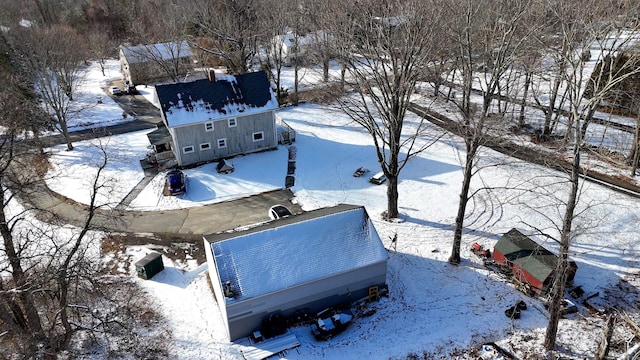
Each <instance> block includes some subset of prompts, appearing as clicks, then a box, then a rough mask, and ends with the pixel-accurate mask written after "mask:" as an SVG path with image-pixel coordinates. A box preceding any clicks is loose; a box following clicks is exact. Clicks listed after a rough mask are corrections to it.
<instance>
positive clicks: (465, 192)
mask: <svg viewBox="0 0 640 360" xmlns="http://www.w3.org/2000/svg"><path fill="white" fill-rule="evenodd" d="M466 142H467V155H466V157H465V164H464V174H463V178H462V189H461V190H460V199H459V201H460V202H459V203H458V214H457V215H456V223H455V229H454V232H453V246H452V248H451V256H449V263H450V264H453V265H458V264H460V246H461V244H462V229H463V227H464V216H465V213H466V211H467V203H468V202H469V189H470V188H471V178H472V176H473V163H474V162H473V160H474V158H475V156H476V150H477V145H476V142H475V139H473V138H471V139H468V140H466Z"/></svg>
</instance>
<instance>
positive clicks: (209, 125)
mask: <svg viewBox="0 0 640 360" xmlns="http://www.w3.org/2000/svg"><path fill="white" fill-rule="evenodd" d="M213 129H214V127H213V121H207V122H206V123H204V131H206V132H212V131H213Z"/></svg>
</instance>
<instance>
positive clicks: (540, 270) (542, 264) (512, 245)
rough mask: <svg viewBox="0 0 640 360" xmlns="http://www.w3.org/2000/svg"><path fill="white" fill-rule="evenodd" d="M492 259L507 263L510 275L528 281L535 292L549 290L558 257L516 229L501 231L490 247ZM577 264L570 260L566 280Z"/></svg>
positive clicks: (570, 280)
mask: <svg viewBox="0 0 640 360" xmlns="http://www.w3.org/2000/svg"><path fill="white" fill-rule="evenodd" d="M493 260H494V261H495V262H497V263H499V264H501V265H504V266H507V267H508V268H509V269H510V270H511V272H512V273H513V277H514V278H515V279H517V280H519V281H520V282H522V283H525V284H529V285H530V286H531V289H532V290H533V291H534V292H536V293H537V294H544V293H546V292H547V291H549V289H550V286H551V284H552V282H553V278H554V276H555V270H556V264H557V261H558V257H557V256H556V255H554V254H553V253H552V252H551V251H549V250H547V249H545V248H544V247H542V245H539V244H538V243H536V242H535V241H533V240H531V239H530V238H529V237H528V236H526V235H524V234H522V233H521V232H520V231H518V230H516V229H511V230H509V232H507V233H506V234H504V235H503V236H502V237H501V238H500V240H498V242H497V243H496V246H495V247H494V249H493ZM577 269H578V266H577V265H576V263H575V262H574V261H569V273H568V276H567V283H570V282H572V281H573V278H574V277H575V275H576V270H577Z"/></svg>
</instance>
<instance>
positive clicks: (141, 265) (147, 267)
mask: <svg viewBox="0 0 640 360" xmlns="http://www.w3.org/2000/svg"><path fill="white" fill-rule="evenodd" d="M135 265H136V273H138V277H140V278H143V279H145V280H149V279H151V278H152V277H153V276H154V275H156V274H157V273H159V272H160V271H162V270H164V264H163V263H162V254H160V253H157V252H152V253H150V254H147V256H145V257H143V258H142V259H140V260H138V261H137V262H136V264H135Z"/></svg>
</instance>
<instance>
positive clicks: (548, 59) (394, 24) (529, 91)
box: [0, 0, 640, 358]
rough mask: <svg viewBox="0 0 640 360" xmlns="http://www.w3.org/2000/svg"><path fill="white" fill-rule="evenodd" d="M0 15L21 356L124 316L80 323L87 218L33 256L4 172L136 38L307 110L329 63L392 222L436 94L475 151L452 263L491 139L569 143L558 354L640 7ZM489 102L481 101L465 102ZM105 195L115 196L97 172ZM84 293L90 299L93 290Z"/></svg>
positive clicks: (427, 6)
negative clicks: (583, 177)
mask: <svg viewBox="0 0 640 360" xmlns="http://www.w3.org/2000/svg"><path fill="white" fill-rule="evenodd" d="M0 10H1V11H0V25H2V26H3V31H2V33H1V34H0V45H1V46H2V52H1V53H2V55H0V65H1V66H2V71H0V76H1V77H2V78H3V84H5V86H3V87H2V88H1V89H0V125H2V126H3V127H4V128H5V129H7V132H6V133H5V134H4V137H5V138H6V139H7V141H5V142H3V143H2V145H1V146H0V170H2V171H0V173H1V174H2V181H3V185H7V184H12V187H9V188H7V189H5V188H3V189H2V191H1V192H0V200H2V204H1V206H2V208H1V209H0V210H3V211H0V217H2V218H1V219H0V220H1V221H0V233H1V234H2V238H3V242H4V248H3V249H4V252H5V253H6V256H7V257H8V259H9V263H8V265H7V267H6V269H0V270H2V271H5V270H6V271H8V272H10V273H11V275H12V277H11V278H10V279H9V280H6V279H5V278H0V294H1V296H0V308H1V309H0V322H2V324H4V325H5V327H6V329H7V330H6V331H10V333H11V334H12V335H5V336H3V334H0V336H2V337H0V342H2V343H7V344H11V346H12V349H14V350H15V351H17V352H20V353H22V354H25V356H27V357H28V356H36V355H35V354H37V356H38V357H46V358H53V357H54V356H55V354H57V353H59V352H60V351H63V350H65V349H67V348H68V347H69V344H70V342H71V340H72V338H73V335H74V334H75V333H76V332H77V331H80V330H87V329H90V330H92V331H94V333H98V327H101V328H100V330H101V331H102V330H104V329H105V328H106V327H108V325H109V324H110V322H109V321H115V320H113V319H109V318H108V317H107V316H98V315H95V313H92V312H90V311H89V312H88V313H83V312H82V311H81V309H83V308H82V306H85V307H86V308H87V309H89V310H90V309H91V305H86V304H82V305H80V304H79V303H76V302H75V301H77V300H80V299H87V298H91V299H94V300H95V299H98V298H99V296H97V295H96V294H95V293H94V290H95V289H97V288H98V287H95V286H96V285H98V284H96V283H93V282H92V281H90V280H91V279H92V273H90V272H88V271H89V270H90V269H91V266H90V265H88V264H87V263H85V260H88V259H84V258H83V257H82V248H83V246H86V243H87V240H86V239H85V237H87V236H88V231H89V229H90V228H91V220H92V219H91V217H89V218H88V219H87V223H86V226H85V228H84V229H82V231H80V232H79V233H76V234H73V235H71V236H69V235H67V236H68V240H67V241H66V243H65V245H64V246H61V245H59V244H55V246H54V247H53V248H51V249H48V250H47V251H46V252H45V253H36V254H33V253H30V252H29V251H31V250H29V249H30V244H32V243H33V241H32V236H34V235H33V234H32V233H21V232H18V231H17V230H16V229H17V228H16V227H14V226H15V225H16V224H18V223H20V222H23V221H27V220H28V217H27V216H26V215H25V214H24V213H21V214H13V215H10V214H7V213H6V211H7V204H8V202H9V201H10V200H11V198H12V196H19V194H20V191H21V189H22V187H23V186H22V185H21V183H20V181H23V180H24V179H10V178H8V177H10V176H11V172H10V171H9V169H10V168H11V166H13V165H14V163H15V162H17V161H24V160H23V159H22V157H21V156H18V155H16V151H15V148H14V140H17V136H18V135H20V134H23V133H24V132H25V131H30V133H31V134H32V136H33V137H34V138H35V140H37V137H38V133H39V131H40V130H43V129H57V130H58V131H59V132H60V133H61V134H63V136H65V138H66V139H67V148H68V150H73V144H72V143H71V141H70V139H69V134H68V129H67V125H66V122H67V120H68V119H69V118H70V117H73V116H75V113H74V111H77V110H73V109H72V107H71V106H70V104H71V102H72V101H73V98H74V93H75V91H76V88H77V83H78V81H80V79H79V70H80V69H81V67H82V65H83V63H85V62H86V61H88V60H102V61H103V60H104V59H106V58H113V57H116V56H117V53H118V49H119V46H121V45H125V44H128V45H132V46H133V45H139V44H154V43H164V42H173V43H182V42H185V41H186V42H188V44H189V45H190V47H191V48H192V49H194V50H195V51H194V54H193V57H194V60H197V62H198V66H200V67H219V66H222V67H225V68H226V69H227V71H228V72H229V73H232V74H239V73H244V72H247V71H249V70H253V69H265V70H269V71H268V73H269V74H271V75H272V79H271V80H272V82H273V84H275V91H276V92H277V94H278V99H280V100H281V102H282V103H285V102H288V103H291V104H294V105H297V104H298V101H299V89H298V81H299V77H298V71H297V70H298V69H299V68H300V67H302V66H305V65H309V64H317V65H319V66H320V65H321V66H322V67H323V69H324V80H325V82H326V86H325V87H324V88H322V89H321V90H320V91H324V92H325V93H326V96H327V97H328V98H330V99H333V100H335V101H336V103H337V104H338V105H339V106H340V107H341V108H342V109H343V110H344V112H345V113H346V114H348V115H349V117H351V119H353V121H354V122H356V123H357V124H359V125H360V126H362V127H363V128H364V129H366V130H367V132H368V133H369V134H370V135H371V137H372V140H373V143H374V145H375V148H376V155H377V158H378V163H379V164H380V166H381V170H382V171H383V172H384V174H385V175H386V177H387V179H388V185H387V197H388V206H387V211H386V213H385V218H387V219H395V218H397V217H398V216H399V212H398V203H399V202H400V201H401V199H398V189H397V187H398V178H399V175H400V173H401V171H402V169H403V167H404V166H405V164H406V163H407V162H408V161H409V160H410V159H411V158H412V157H414V156H415V155H417V154H419V153H420V152H423V151H428V147H429V146H430V145H431V144H432V143H433V141H436V140H437V139H438V138H439V134H433V133H432V134H427V132H426V129H425V126H423V125H424V124H423V123H420V124H419V125H418V126H416V127H412V128H409V127H407V126H405V122H404V120H405V115H406V113H407V110H408V108H409V106H410V100H411V96H412V95H413V94H415V92H416V90H417V86H418V84H419V83H421V82H427V83H429V84H431V85H432V86H433V88H434V93H433V96H434V97H438V98H443V99H446V101H448V102H450V103H452V104H454V105H455V107H456V108H457V109H458V112H457V113H456V114H455V115H454V117H455V118H456V119H458V120H459V124H458V128H459V131H458V132H459V134H461V136H462V137H463V140H464V146H465V149H464V150H465V152H464V154H463V155H462V166H463V180H462V183H461V189H460V197H459V199H458V201H459V210H458V213H457V217H456V221H455V230H454V237H453V239H452V254H451V257H450V258H449V262H450V263H451V264H454V265H457V264H459V263H460V262H461V259H460V246H461V238H462V235H463V229H464V225H465V216H466V214H467V205H468V203H469V201H470V200H471V199H472V197H473V196H474V195H475V194H477V193H478V191H479V190H474V189H472V187H471V180H472V178H473V177H474V175H476V174H477V172H478V168H477V166H478V164H477V156H478V150H479V149H480V147H482V146H483V145H484V144H485V141H486V139H487V137H486V136H485V135H488V134H490V135H492V136H493V137H494V138H495V136H498V137H500V136H502V135H504V136H506V135H508V134H513V133H531V134H532V135H534V134H535V136H536V138H537V139H538V140H540V141H546V140H548V139H552V138H561V139H562V141H563V145H565V146H567V147H570V148H572V149H573V153H572V168H571V171H570V173H569V174H568V175H567V178H566V181H567V198H566V199H558V206H559V208H562V209H563V211H562V212H560V214H559V215H558V216H557V217H556V218H554V219H553V221H554V222H555V223H556V224H557V234H554V235H551V236H552V237H554V236H555V240H556V241H558V242H559V243H560V244H561V246H560V249H561V253H560V257H559V258H560V261H559V262H558V267H557V274H559V275H558V279H557V281H556V282H555V284H554V287H553V290H552V292H551V296H552V301H551V306H550V308H549V313H550V321H549V326H548V328H547V341H546V343H545V345H546V347H547V349H550V350H551V349H554V348H555V337H556V332H557V322H558V319H559V316H560V315H559V312H560V303H561V300H562V299H563V297H564V293H565V288H564V286H565V281H563V276H565V275H564V274H566V269H567V254H568V252H569V248H570V243H571V239H572V236H574V230H575V229H574V227H573V220H574V219H575V218H576V216H578V215H579V213H578V212H576V210H575V209H576V203H577V201H578V198H579V191H580V185H579V175H580V172H581V168H580V166H581V162H580V160H581V152H582V150H584V149H585V148H587V147H588V146H589V145H588V144H587V142H586V140H585V136H586V132H587V129H588V127H589V126H590V124H592V123H593V121H594V118H595V115H596V112H597V111H604V112H609V113H615V114H623V115H627V116H631V117H634V116H635V117H638V116H640V94H639V93H638V89H639V88H640V86H639V85H638V83H639V81H640V80H639V79H640V76H639V73H640V48H639V46H640V43H639V42H638V40H639V39H640V37H639V36H640V33H639V32H638V30H640V29H639V27H640V20H639V19H640V17H639V16H640V2H638V1H632V0H614V1H580V0H574V1H560V2H558V1H548V0H503V1H493V0H457V1H454V0H439V1H435V0H384V1H379V0H358V1H354V2H347V3H345V2H341V1H333V0H315V1H310V0H296V1H292V0H278V1H275V0H146V1H131V0H93V1H87V0H25V1H21V0H2V1H0ZM285 35H288V36H290V37H291V39H292V46H289V47H288V48H287V49H285V45H284V44H285V42H281V41H276V39H278V37H281V36H285ZM302 38H305V39H307V41H305V42H302V41H301V39H302ZM596 46H597V48H598V50H597V51H595V50H594V48H595V47H596ZM605 50H606V51H605ZM331 61H334V62H336V63H338V64H339V65H340V66H341V68H342V71H341V78H340V79H339V80H335V79H333V80H332V81H330V79H329V75H328V74H329V64H330V62H331ZM593 61H596V62H598V64H599V65H598V66H597V67H596V70H595V71H594V72H593V73H592V75H591V76H589V77H588V78H585V77H584V72H583V70H584V69H585V66H586V64H587V63H588V62H593ZM283 66H291V67H293V68H294V69H295V70H296V71H295V74H296V76H295V86H294V88H293V89H283V88H282V86H281V79H280V74H281V71H280V69H282V67H283ZM172 78H173V79H174V80H177V81H179V80H180V79H179V77H178V76H176V75H173V76H172ZM478 92H479V93H480V95H481V97H482V103H480V104H478V103H474V102H472V101H471V96H472V94H474V93H478ZM534 106H535V107H536V108H538V109H541V110H542V111H543V112H544V124H543V125H542V126H541V127H540V128H532V125H531V124H529V123H528V122H527V117H526V109H527V108H528V107H534ZM560 109H562V111H561V110H560ZM45 110H46V111H45ZM17 114H20V116H17ZM633 129H634V130H635V131H634V134H635V137H634V141H633V143H632V144H631V145H630V146H629V147H628V149H625V151H626V153H624V154H622V155H623V157H624V160H625V162H626V164H627V165H628V166H629V169H630V170H629V171H630V173H631V174H632V176H637V173H636V171H637V167H638V163H639V159H640V146H639V137H640V135H639V134H640V127H639V125H638V121H636V122H635V124H634V125H633ZM425 139H431V140H427V141H425ZM36 144H37V141H36ZM104 160H105V161H107V157H106V154H105V159H104ZM95 186H96V187H99V186H105V184H102V183H101V182H100V174H99V173H98V174H96V178H95ZM6 190H11V191H10V192H6ZM99 206H100V204H93V205H92V206H91V208H92V209H94V208H97V207H99ZM27 210H29V211H32V210H33V211H35V212H40V211H42V209H27ZM26 212H27V211H25V213H26ZM90 213H91V212H90ZM38 230H41V231H42V233H41V234H39V235H38V236H39V237H42V236H47V237H53V235H52V234H50V233H48V232H47V231H46V230H48V229H38ZM52 244H54V242H53V241H52ZM27 250H29V251H27ZM52 254H53V255H55V258H56V262H55V263H52V262H45V263H46V264H43V263H40V265H38V266H35V265H34V263H33V261H32V259H34V258H36V259H45V258H46V259H49V258H50V257H51V256H52ZM38 256H40V258H38ZM40 266H45V267H44V268H40ZM43 274H47V275H48V276H47V277H45V276H43ZM102 285H104V284H102ZM104 286H106V285H104ZM9 289H11V290H12V291H13V293H12V294H10V292H9ZM96 292H97V291H96ZM88 293H91V295H92V296H91V297H86V295H87V294H88ZM94 295H95V296H94ZM96 301H98V300H96ZM43 309H51V311H49V312H47V311H43ZM96 319H98V320H96ZM96 321H98V322H99V326H98V325H96ZM109 326H110V325H109ZM121 326H122V329H125V328H126V326H125V325H122V324H121ZM122 329H120V330H121V331H124V330H122ZM6 339H10V340H6Z"/></svg>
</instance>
